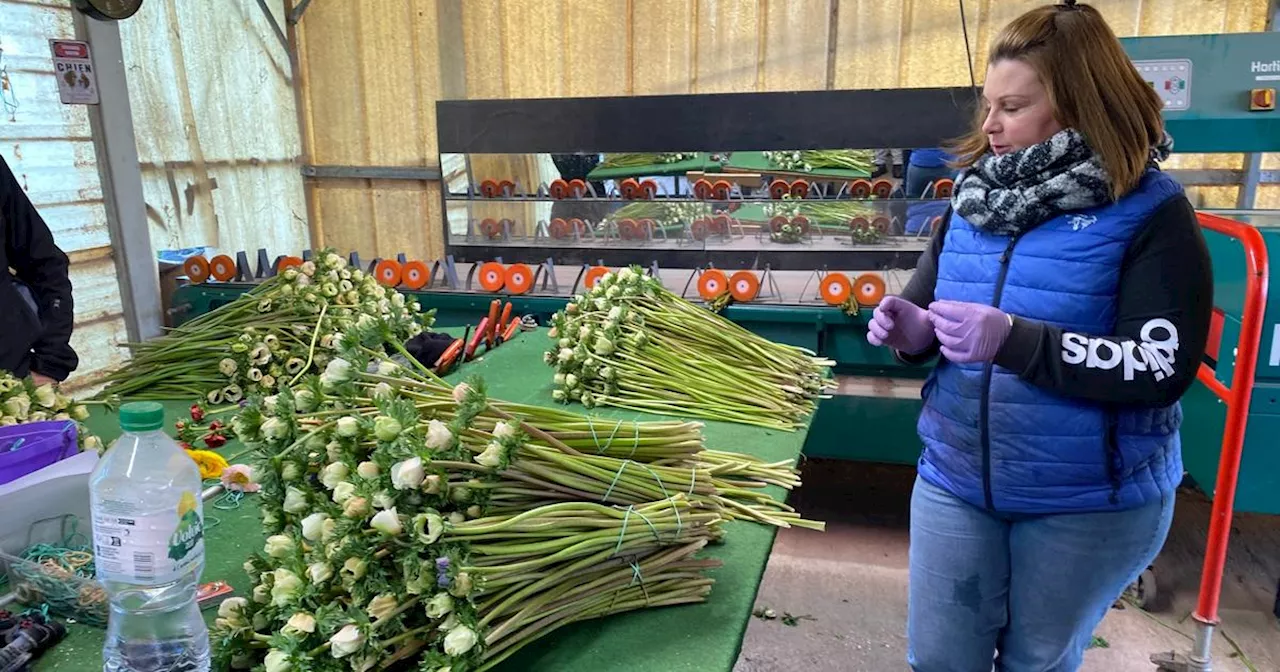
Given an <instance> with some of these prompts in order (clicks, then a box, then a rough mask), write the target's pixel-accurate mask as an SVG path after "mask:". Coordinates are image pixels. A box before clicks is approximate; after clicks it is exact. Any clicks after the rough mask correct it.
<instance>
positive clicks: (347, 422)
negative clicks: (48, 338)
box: [337, 415, 360, 438]
mask: <svg viewBox="0 0 1280 672" xmlns="http://www.w3.org/2000/svg"><path fill="white" fill-rule="evenodd" d="M337 426H338V436H343V437H346V438H351V437H353V436H355V435H357V434H359V433H360V421H359V420H357V419H355V418H353V417H351V416H349V415H347V416H343V417H341V418H338V423H337Z"/></svg>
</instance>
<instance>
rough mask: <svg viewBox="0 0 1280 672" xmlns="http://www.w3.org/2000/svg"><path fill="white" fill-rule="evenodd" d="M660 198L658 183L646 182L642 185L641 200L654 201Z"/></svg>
mask: <svg viewBox="0 0 1280 672" xmlns="http://www.w3.org/2000/svg"><path fill="white" fill-rule="evenodd" d="M657 197H658V183H657V182H654V181H653V180H645V181H643V182H641V183H640V198H643V199H645V200H646V201H652V200H653V199H655V198H657Z"/></svg>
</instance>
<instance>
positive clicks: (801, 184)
mask: <svg viewBox="0 0 1280 672" xmlns="http://www.w3.org/2000/svg"><path fill="white" fill-rule="evenodd" d="M791 195H792V196H794V197H796V198H808V197H809V183H808V182H805V181H804V180H796V181H795V182H792V183H791Z"/></svg>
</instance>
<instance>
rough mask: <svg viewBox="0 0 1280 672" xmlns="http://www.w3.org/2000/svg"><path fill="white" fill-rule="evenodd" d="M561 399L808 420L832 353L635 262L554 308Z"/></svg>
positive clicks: (736, 417)
mask: <svg viewBox="0 0 1280 672" xmlns="http://www.w3.org/2000/svg"><path fill="white" fill-rule="evenodd" d="M552 324H553V328H552V329H551V338H552V340H553V341H554V344H553V345H552V347H551V349H550V350H549V351H548V352H547V353H546V355H545V356H544V360H545V361H546V363H547V364H548V365H550V366H554V367H555V368H556V373H555V376H554V379H555V382H556V385H557V389H556V390H555V392H554V396H555V398H556V400H558V401H563V402H571V401H580V402H581V403H582V404H583V405H585V406H586V407H587V408H591V407H593V406H595V405H597V404H604V405H610V406H617V407H621V408H627V409H632V410H637V411H645V412H651V413H662V414H669V415H679V416H686V417H698V418H706V419H709V420H722V421H725V422H738V423H743V424H749V425H759V426H762V427H770V428H774V429H782V430H789V431H790V430H795V429H797V428H798V427H800V426H802V425H803V423H804V422H805V419H806V417H807V416H808V415H809V413H811V412H812V411H813V408H814V406H815V403H816V399H817V398H818V397H819V396H820V395H821V394H822V393H823V390H824V389H826V388H828V387H830V386H831V385H833V383H832V382H831V381H830V379H829V378H828V377H827V374H826V371H827V369H828V367H830V365H831V364H832V362H831V361H829V360H824V359H820V358H818V357H815V356H814V355H813V353H812V352H809V351H807V350H804V349H802V348H796V347H793V346H788V345H781V344H778V343H773V342H771V341H769V340H767V339H764V338H761V337H760V336H758V335H756V334H754V333H752V332H750V331H748V330H746V329H744V328H742V327H740V326H738V325H737V324H734V323H733V322H730V321H729V320H726V319H724V318H723V317H720V316H719V315H716V314H714V313H712V312H710V311H708V310H705V309H703V308H700V307H698V306H695V305H694V304H692V303H689V302H688V301H685V300H684V299H682V298H680V297H679V296H676V295H675V294H673V293H672V292H670V291H669V290H667V289H666V288H664V287H663V286H662V283H661V282H659V281H657V280H656V279H654V278H651V277H649V276H648V275H646V274H645V273H644V272H643V271H642V270H641V269H639V268H624V269H622V270H620V271H619V272H618V273H616V274H613V273H610V274H607V275H604V276H602V277H601V278H600V280H599V281H597V283H596V285H595V287H594V288H592V289H591V290H590V291H589V292H588V293H587V294H585V295H582V296H578V297H575V298H574V300H573V301H572V302H570V303H569V304H568V305H567V306H566V307H565V310H564V311H562V312H559V313H556V315H555V316H554V317H553V318H552Z"/></svg>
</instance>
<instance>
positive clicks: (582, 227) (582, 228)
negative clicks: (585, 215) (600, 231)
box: [569, 217, 587, 235]
mask: <svg viewBox="0 0 1280 672" xmlns="http://www.w3.org/2000/svg"><path fill="white" fill-rule="evenodd" d="M569 228H570V229H573V230H574V231H577V232H578V235H582V234H584V233H586V232H587V223H586V222H584V221H582V220H581V219H578V218H577V217H574V218H573V219H571V220H569Z"/></svg>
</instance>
